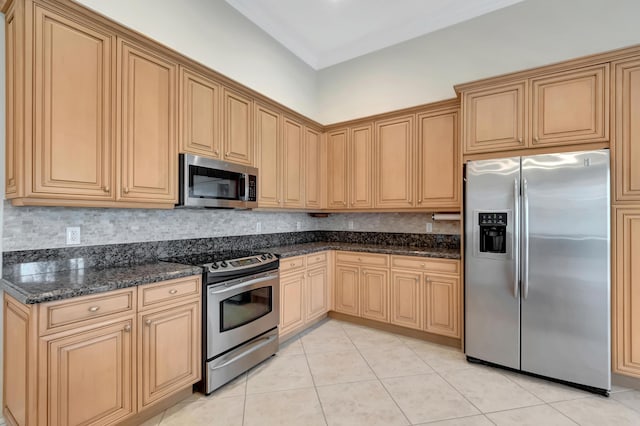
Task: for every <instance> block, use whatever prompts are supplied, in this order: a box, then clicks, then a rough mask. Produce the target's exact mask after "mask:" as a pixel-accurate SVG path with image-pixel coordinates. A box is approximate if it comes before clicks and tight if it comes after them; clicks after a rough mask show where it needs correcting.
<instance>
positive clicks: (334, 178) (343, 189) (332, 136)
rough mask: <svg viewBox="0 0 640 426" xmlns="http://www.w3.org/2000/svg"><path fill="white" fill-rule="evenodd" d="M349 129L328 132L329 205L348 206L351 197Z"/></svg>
mask: <svg viewBox="0 0 640 426" xmlns="http://www.w3.org/2000/svg"><path fill="white" fill-rule="evenodd" d="M348 155H349V131H348V129H340V130H334V131H330V132H328V133H327V180H328V184H327V207H328V208H330V209H344V208H347V206H348V204H347V201H348V199H349V180H348V179H349V163H348Z"/></svg>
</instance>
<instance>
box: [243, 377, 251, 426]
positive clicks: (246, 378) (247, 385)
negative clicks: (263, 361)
mask: <svg viewBox="0 0 640 426" xmlns="http://www.w3.org/2000/svg"><path fill="white" fill-rule="evenodd" d="M249 370H250V369H249ZM249 370H247V371H245V372H244V373H243V374H244V376H245V377H244V401H242V426H244V423H245V421H246V418H247V388H248V387H249Z"/></svg>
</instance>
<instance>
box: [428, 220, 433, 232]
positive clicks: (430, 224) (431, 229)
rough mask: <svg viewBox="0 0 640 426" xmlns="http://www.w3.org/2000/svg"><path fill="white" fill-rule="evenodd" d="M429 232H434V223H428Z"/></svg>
mask: <svg viewBox="0 0 640 426" xmlns="http://www.w3.org/2000/svg"><path fill="white" fill-rule="evenodd" d="M427 232H433V223H431V222H427Z"/></svg>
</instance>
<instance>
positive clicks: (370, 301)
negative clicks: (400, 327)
mask: <svg viewBox="0 0 640 426" xmlns="http://www.w3.org/2000/svg"><path fill="white" fill-rule="evenodd" d="M360 294H361V298H360V316H361V317H362V318H368V319H372V320H376V321H383V322H388V321H389V271H388V270H386V269H376V268H366V267H363V268H361V269H360Z"/></svg>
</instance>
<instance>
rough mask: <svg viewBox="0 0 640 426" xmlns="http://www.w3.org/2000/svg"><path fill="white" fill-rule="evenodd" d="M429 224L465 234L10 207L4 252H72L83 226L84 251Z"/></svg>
mask: <svg viewBox="0 0 640 426" xmlns="http://www.w3.org/2000/svg"><path fill="white" fill-rule="evenodd" d="M427 222H432V224H433V230H432V233H435V234H459V233H460V229H459V228H460V223H459V222H448V221H436V222H433V221H432V220H431V214H427V213H345V214H331V215H330V216H329V217H327V218H313V217H310V216H309V215H307V214H306V213H303V212H301V213H289V212H287V213H285V212H260V211H241V210H209V209H175V210H147V209H97V208H95V209H92V208H71V207H13V206H12V205H11V203H10V202H8V201H5V203H4V228H3V231H4V232H3V236H2V249H3V251H16V250H33V249H42V248H59V247H68V246H67V245H66V228H67V227H68V226H80V228H81V244H80V245H82V246H90V245H102V244H117V243H133V242H145V241H165V240H176V239H187V238H210V237H222V236H230V235H252V234H258V233H263V234H271V233H281V232H296V231H347V230H354V231H362V232H401V233H414V234H424V233H426V223H427ZM258 223H260V228H261V230H260V232H258V231H257V224H258ZM350 225H352V226H353V228H351V227H350Z"/></svg>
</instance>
